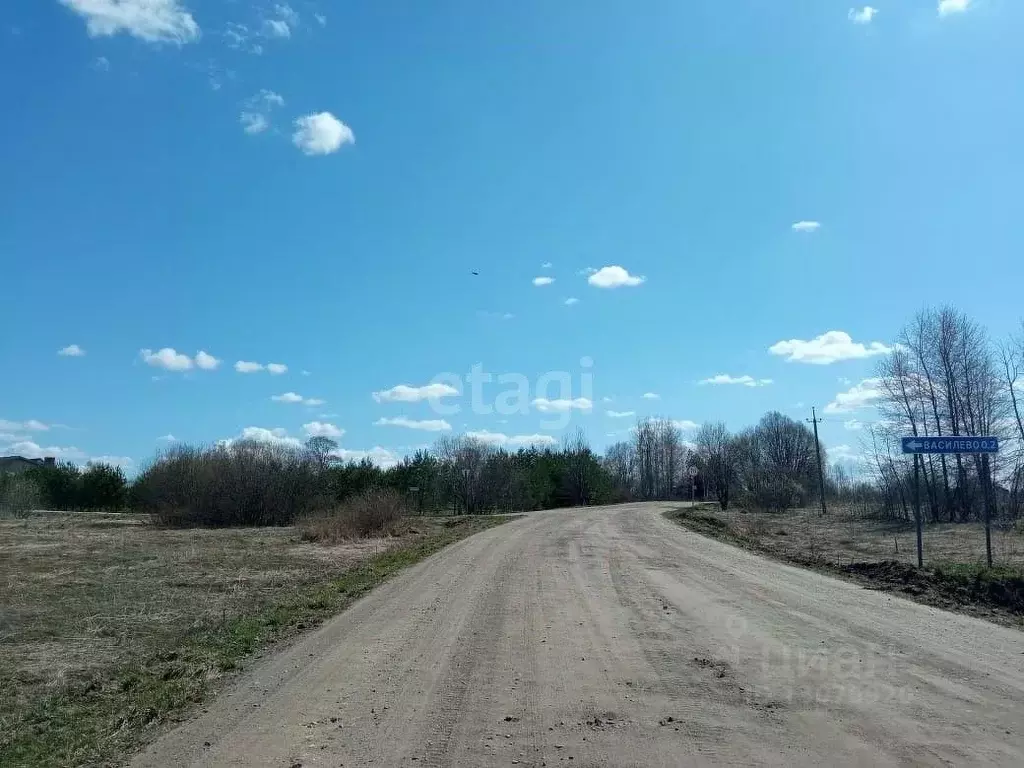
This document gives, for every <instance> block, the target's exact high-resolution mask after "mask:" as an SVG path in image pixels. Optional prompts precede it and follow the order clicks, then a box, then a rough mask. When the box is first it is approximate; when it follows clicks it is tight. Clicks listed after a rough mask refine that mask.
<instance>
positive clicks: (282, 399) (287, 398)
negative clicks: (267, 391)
mask: <svg viewBox="0 0 1024 768" xmlns="http://www.w3.org/2000/svg"><path fill="white" fill-rule="evenodd" d="M270 399H271V400H273V401H274V402H275V403H301V404H302V405H309V406H317V405H323V404H324V403H325V402H326V401H325V400H320V399H319V398H316V397H303V396H302V395H300V394H299V393H298V392H285V393H283V394H280V395H271V396H270Z"/></svg>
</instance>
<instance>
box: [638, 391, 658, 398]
mask: <svg viewBox="0 0 1024 768" xmlns="http://www.w3.org/2000/svg"><path fill="white" fill-rule="evenodd" d="M641 397H642V398H643V399H644V400H661V395H659V394H658V393H657V392H644V393H643V394H642V395H641Z"/></svg>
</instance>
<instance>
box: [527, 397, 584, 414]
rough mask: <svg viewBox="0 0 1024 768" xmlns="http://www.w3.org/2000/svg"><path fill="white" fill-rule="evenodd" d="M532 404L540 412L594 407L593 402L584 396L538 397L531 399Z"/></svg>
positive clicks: (581, 409) (565, 411) (564, 411)
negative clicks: (553, 398)
mask: <svg viewBox="0 0 1024 768" xmlns="http://www.w3.org/2000/svg"><path fill="white" fill-rule="evenodd" d="M532 405H533V407H534V408H536V409H537V410H538V411H540V412H541V413H567V412H569V411H589V410H591V409H592V408H593V407H594V404H593V403H592V402H591V401H590V400H588V399H587V398H585V397H577V398H574V399H572V400H566V399H559V400H548V399H547V398H546V397H538V398H535V399H534V400H533V402H532Z"/></svg>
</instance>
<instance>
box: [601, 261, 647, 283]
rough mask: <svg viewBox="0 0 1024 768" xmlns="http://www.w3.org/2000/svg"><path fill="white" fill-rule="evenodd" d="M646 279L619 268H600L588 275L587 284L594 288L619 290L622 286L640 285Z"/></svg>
mask: <svg viewBox="0 0 1024 768" xmlns="http://www.w3.org/2000/svg"><path fill="white" fill-rule="evenodd" d="M646 279H647V278H645V277H639V276H637V275H631V274H629V272H627V271H626V269H625V268H623V267H619V266H614V265H613V266H610V267H601V269H599V270H597V271H596V272H593V273H591V274H590V277H588V278H587V282H588V283H590V284H591V285H592V286H594V287H595V288H621V287H623V286H629V287H633V286H637V285H640V284H641V283H642V282H643V281H644V280H646Z"/></svg>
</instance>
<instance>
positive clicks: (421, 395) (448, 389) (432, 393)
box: [373, 384, 460, 403]
mask: <svg viewBox="0 0 1024 768" xmlns="http://www.w3.org/2000/svg"><path fill="white" fill-rule="evenodd" d="M459 394H460V393H459V390H457V389H455V387H452V386H450V385H448V384H425V385H424V386H422V387H410V386H408V385H407V384H399V385H398V386H396V387H392V388H391V389H384V390H381V391H380V392H374V393H373V399H374V400H376V401H377V402H378V403H418V402H420V401H421V400H437V399H439V398H442V397H456V396H458V395H459Z"/></svg>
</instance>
